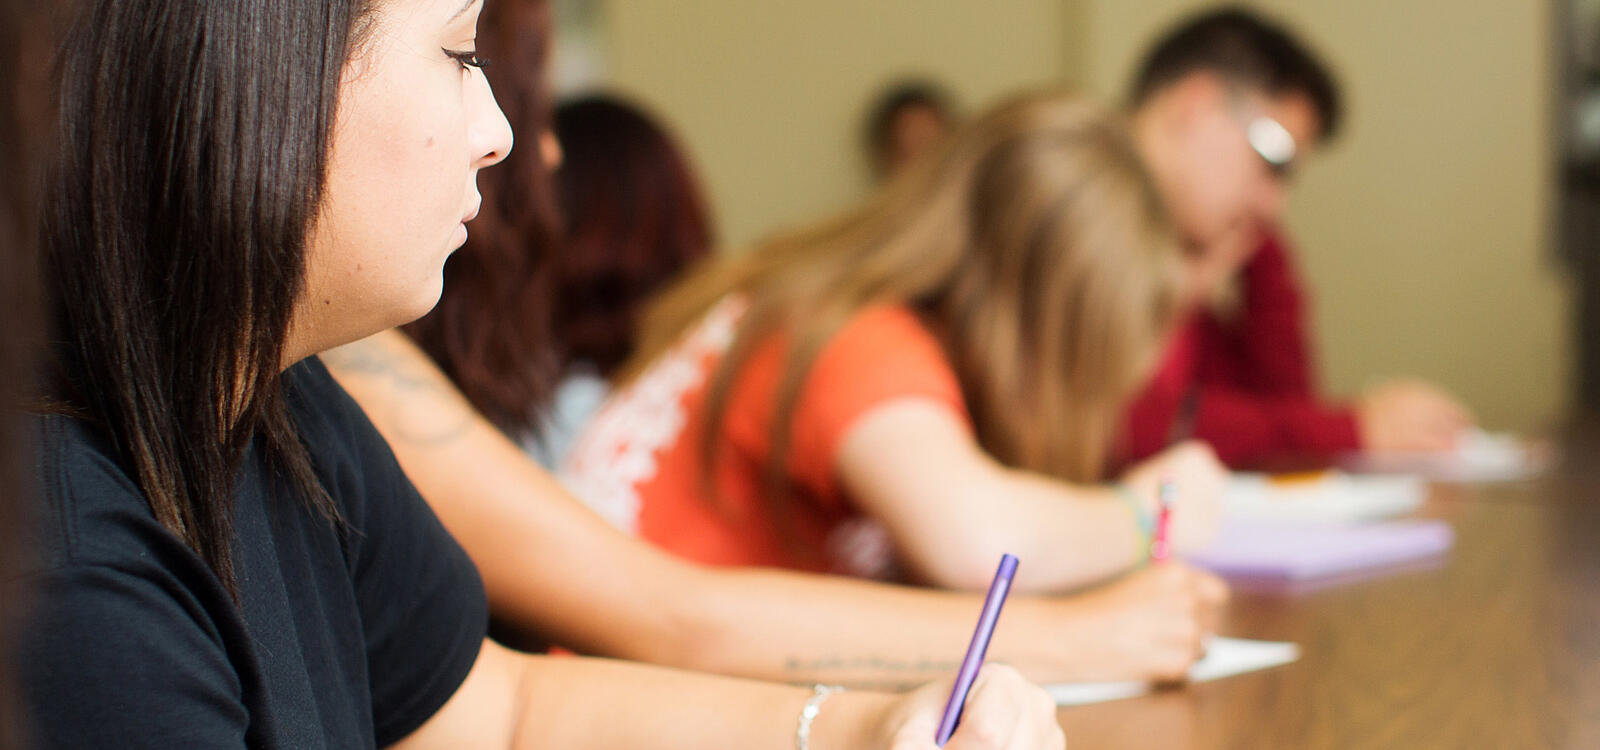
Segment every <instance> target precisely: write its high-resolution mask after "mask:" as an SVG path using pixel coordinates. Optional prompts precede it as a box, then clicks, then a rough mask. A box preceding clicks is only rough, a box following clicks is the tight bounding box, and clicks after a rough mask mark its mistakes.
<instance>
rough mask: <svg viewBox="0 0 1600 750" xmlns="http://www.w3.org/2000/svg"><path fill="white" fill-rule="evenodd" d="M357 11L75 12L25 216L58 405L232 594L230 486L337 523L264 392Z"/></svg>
mask: <svg viewBox="0 0 1600 750" xmlns="http://www.w3.org/2000/svg"><path fill="white" fill-rule="evenodd" d="M371 3H372V0H273V1H272V2H244V1H242V0H226V1H221V2H219V1H218V0H90V1H89V2H86V3H85V7H84V12H83V13H82V14H81V15H80V16H79V17H78V19H77V21H76V23H75V24H74V25H73V28H72V30H71V32H70V33H69V35H68V39H67V42H66V46H65V48H64V50H63V56H62V60H63V64H62V77H63V81H62V93H61V102H62V104H61V120H62V124H61V138H60V142H61V143H62V144H63V145H62V148H60V149H59V150H58V151H59V153H58V155H57V159H56V162H57V163H56V164H55V165H54V171H53V174H52V178H51V183H52V184H51V186H50V190H49V193H48V198H47V203H46V206H45V209H44V216H45V235H44V244H45V253H44V273H45V280H46V284H47V290H48V292H49V293H50V294H51V295H52V297H53V299H54V301H55V304H54V306H53V307H54V318H55V320H54V322H55V325H56V331H55V338H56V341H57V342H59V343H58V346H57V350H56V353H57V355H58V357H59V360H60V366H61V368H60V369H61V373H62V375H61V376H62V383H61V385H60V387H59V392H58V393H57V395H58V396H59V397H60V398H61V399H63V401H64V405H65V407H66V409H68V410H70V411H71V412H73V413H76V414H80V415H82V416H83V417H84V418H86V419H87V420H89V421H90V422H91V423H93V424H94V425H95V426H96V427H97V428H98V429H99V430H101V431H102V432H103V434H104V435H105V436H106V437H107V438H109V440H110V444H111V446H112V448H113V449H114V450H115V452H116V454H117V455H118V456H119V458H120V460H122V461H124V462H125V465H126V467H127V468H128V469H130V470H131V476H132V479H133V481H134V482H135V483H136V484H137V485H138V487H139V489H140V490H141V491H142V492H143V494H144V496H145V498H146V499H147V501H148V502H149V504H150V508H151V510H152V511H153V512H154V514H155V518H156V519H157V520H158V521H159V522H160V523H161V524H162V525H163V526H165V527H166V528H167V529H168V530H170V531H171V532H172V533H173V534H174V535H176V536H177V537H179V538H180V539H182V540H183V541H184V543H186V544H187V545H188V546H190V547H191V548H193V549H194V550H195V551H196V552H197V553H198V554H199V556H200V557H202V558H203V559H204V560H205V561H206V563H207V564H209V565H210V567H211V569H212V570H213V571H214V572H215V573H216V575H217V576H218V578H219V579H220V580H221V581H222V583H223V584H224V585H225V586H226V587H228V589H229V590H230V591H234V592H237V588H236V586H235V579H234V567H233V558H232V555H231V553H230V543H231V541H232V539H233V536H234V527H233V502H232V496H233V490H234V477H235V475H236V473H237V471H238V470H239V467H240V465H241V463H242V460H243V457H244V455H245V451H246V450H247V448H248V447H249V446H250V444H251V442H252V440H253V439H256V438H257V437H258V436H259V439H261V440H262V441H263V445H264V448H265V450H266V454H267V456H268V457H269V460H270V462H271V464H272V466H273V474H274V476H275V477H277V478H279V481H282V480H283V479H287V480H288V481H290V482H291V483H292V484H293V485H294V488H295V489H297V490H298V491H299V492H300V493H301V494H302V495H304V497H305V500H306V501H307V502H308V503H311V504H312V505H314V506H315V507H317V508H319V509H320V510H322V511H323V512H324V513H326V514H328V515H329V516H330V518H334V517H336V512H335V510H334V508H333V507H332V503H331V502H330V501H329V499H328V496H327V493H326V492H325V491H324V490H323V489H322V488H321V486H320V485H319V484H318V482H317V480H316V478H315V475H314V474H313V473H312V467H311V459H310V457H309V456H308V455H307V452H306V450H305V447H304V446H303V445H302V444H301V443H300V442H299V439H298V438H297V436H296V434H295V431H294V427H293V425H292V424H291V422H290V421H289V417H288V414H287V411H286V408H285V405H284V401H283V396H282V394H281V389H280V383H279V379H280V374H281V370H282V367H283V365H284V364H285V363H284V362H283V361H282V358H283V356H284V343H285V338H286V336H287V332H288V329H289V324H290V318H291V315H292V313H293V309H294V303H295V301H296V299H297V298H298V297H299V295H300V294H301V292H302V290H303V288H304V274H305V267H306V257H305V256H306V238H307V235H308V234H309V231H310V229H311V226H312V223H313V221H314V220H315V218H316V214H317V208H318V206H319V204H320V202H321V197H322V189H323V184H324V178H325V172H326V169H327V164H328V156H329V154H328V151H329V143H330V139H331V133H332V129H333V126H334V118H335V114H336V109H337V100H338V87H339V83H340V79H341V74H342V71H343V67H344V63H345V61H346V60H347V59H349V58H350V56H351V55H352V54H353V52H354V51H355V49H356V48H357V46H358V45H359V43H360V36H361V33H362V28H363V26H364V25H365V22H366V19H367V18H368V13H369V10H370V8H369V6H370V5H371Z"/></svg>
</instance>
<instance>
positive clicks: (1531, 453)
mask: <svg viewBox="0 0 1600 750" xmlns="http://www.w3.org/2000/svg"><path fill="white" fill-rule="evenodd" d="M1553 459H1554V451H1553V450H1552V449H1551V448H1550V446H1548V445H1544V444H1540V443H1538V442H1531V443H1530V442H1529V441H1526V440H1523V439H1522V438H1519V437H1517V436H1516V435H1511V434H1507V433H1488V432H1484V431H1483V430H1478V429H1473V430H1470V431H1468V432H1467V434H1465V435H1463V436H1462V438H1461V441H1460V443H1459V444H1458V445H1457V446H1456V449H1455V450H1454V451H1450V452H1448V453H1424V454H1395V455H1386V454H1381V453H1356V454H1352V455H1350V456H1347V457H1346V458H1345V459H1344V460H1343V461H1341V462H1340V464H1341V465H1342V466H1344V467H1345V468H1346V469H1349V470H1351V471H1359V472H1377V473H1399V474H1412V475H1416V476H1419V477H1422V478H1424V479H1428V480H1430V481H1434V482H1515V481H1520V480H1524V479H1532V478H1534V477H1537V476H1539V475H1540V474H1543V473H1544V472H1545V471H1546V470H1548V469H1549V468H1550V465H1551V464H1552V463H1553Z"/></svg>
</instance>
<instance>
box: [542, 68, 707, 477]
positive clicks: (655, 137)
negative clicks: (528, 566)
mask: <svg viewBox="0 0 1600 750" xmlns="http://www.w3.org/2000/svg"><path fill="white" fill-rule="evenodd" d="M555 135H556V140H557V142H558V143H559V144H560V147H561V156H562V158H561V163H560V167H559V168H558V169H557V170H556V174H555V178H556V187H557V190H558V197H559V207H560V210H561V213H562V219H563V224H564V228H563V231H562V240H561V243H562V246H561V252H559V253H555V254H554V257H553V258H552V259H551V262H552V263H553V264H554V265H555V268H556V279H557V280H556V283H555V288H554V289H553V290H552V291H553V293H554V296H555V314H554V318H553V320H552V332H553V333H554V338H553V339H552V342H551V343H552V345H553V346H554V348H555V352H556V355H557V357H558V358H559V364H558V368H559V374H560V382H559V384H558V385H557V387H556V391H555V394H554V396H553V400H552V401H551V403H550V405H549V406H548V407H547V408H546V409H545V410H543V412H542V414H541V418H540V419H539V420H538V421H537V424H536V430H535V431H534V433H533V434H532V435H530V436H529V439H525V440H524V444H525V445H526V446H527V447H528V449H529V450H530V451H531V452H532V453H533V454H534V455H535V456H536V457H537V458H538V459H539V461H540V463H542V464H544V465H545V466H546V467H555V466H559V465H560V462H561V460H562V459H563V458H564V457H565V456H566V452H567V449H568V448H569V446H570V444H571V441H572V438H573V437H574V436H575V435H576V434H577V433H578V431H580V430H582V428H583V426H584V425H585V424H587V423H588V421H589V418H590V417H591V416H593V414H594V411H595V410H596V409H598V408H599V407H600V404H601V403H603V402H604V401H605V397H606V395H607V394H608V393H609V392H610V379H611V376H612V375H613V374H615V372H616V370H617V368H618V367H619V366H621V365H622V363H623V362H624V361H626V360H627V359H628V357H630V356H632V354H633V349H634V341H635V328H636V326H637V325H638V317H639V310H640V308H641V307H642V305H643V304H644V301H645V300H646V299H647V298H648V297H649V296H650V295H652V294H655V293H656V292H657V291H660V289H661V288H662V287H663V286H664V285H666V284H667V282H669V281H672V280H674V279H675V278H676V277H677V275H678V273H680V272H681V271H682V270H683V269H684V268H686V267H688V266H689V265H690V264H692V263H694V262H696V261H698V260H700V259H701V258H704V257H705V256H706V255H707V254H709V253H710V252H711V249H712V245H713V244H714V239H713V237H712V226H711V218H710V216H709V214H708V209H707V206H706V201H705V197H704V194H703V191H702V190H701V188H700V184H699V180H698V179H697V178H696V176H695V173H694V169H693V166H692V165H691V164H690V163H689V159H688V156H687V155H686V154H685V153H684V152H683V150H682V149H681V148H680V147H679V146H678V144H677V142H676V140H675V139H674V138H673V137H672V136H671V134H670V133H668V132H667V130H666V128H665V127H663V126H662V125H660V124H659V123H657V122H656V121H655V120H654V119H653V118H652V116H651V115H650V114H649V113H647V112H646V111H645V110H644V109H642V108H641V107H639V106H637V105H635V104H633V103H632V102H629V101H627V100H625V99H622V98H620V97H616V96H609V95H600V94H596V95H590V96H586V97H583V98H580V99H577V100H573V101H569V102H566V103H564V104H562V105H561V106H559V107H557V108H556V112H555Z"/></svg>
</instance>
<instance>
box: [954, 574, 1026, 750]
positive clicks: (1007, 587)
mask: <svg viewBox="0 0 1600 750" xmlns="http://www.w3.org/2000/svg"><path fill="white" fill-rule="evenodd" d="M1016 574H1017V558H1016V557H1014V556H1012V555H1002V556H1001V557H1000V569H999V570H996V571H995V574H994V582H993V583H991V584H989V595H988V596H986V597H984V600H983V613H982V614H981V615H979V616H978V627H977V628H976V629H975V630H973V631H972V642H971V643H969V644H967V655H966V657H965V658H963V659H962V660H961V671H960V672H958V673H956V684H955V686H954V687H952V688H951V689H950V700H949V701H947V702H946V703H945V705H944V716H943V717H942V718H941V719H940V720H939V731H938V733H936V734H935V735H934V742H935V743H936V744H937V745H938V746H939V747H944V744H945V743H946V742H949V741H950V735H952V734H954V733H955V731H956V725H957V724H960V723H961V709H962V708H964V707H965V706H966V704H967V693H969V692H971V691H972V682H973V681H974V680H976V679H977V678H978V670H979V669H980V668H981V667H982V666H983V656H984V654H986V653H988V651H989V639H990V638H991V637H993V636H994V626H995V623H997V622H999V621H1000V608H1001V607H1003V606H1005V603H1006V594H1007V593H1010V591H1011V579H1012V578H1013V577H1014V576H1016Z"/></svg>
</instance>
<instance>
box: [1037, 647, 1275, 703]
mask: <svg viewBox="0 0 1600 750" xmlns="http://www.w3.org/2000/svg"><path fill="white" fill-rule="evenodd" d="M1298 658H1300V648H1299V647H1298V646H1295V645H1294V644H1293V643H1277V642H1273V641H1247V640H1244V639H1242V638H1213V639H1211V641H1210V643H1208V644H1207V645H1206V656H1205V658H1204V659H1201V660H1200V661H1197V662H1195V663H1194V666H1192V667H1190V668H1189V681H1190V682H1208V681H1211V680H1219V679H1222V678H1223V677H1232V676H1233V675H1236V674H1242V673H1245V672H1253V671H1255V670H1258V669H1266V668H1268V667H1276V666H1278V665H1280V664H1288V663H1289V662H1292V661H1294V660H1295V659H1298ZM1150 688H1151V686H1150V684H1149V683H1147V682H1063V683H1057V684H1055V685H1046V686H1045V690H1047V691H1049V693H1050V696H1051V697H1052V698H1055V699H1056V705H1058V706H1081V705H1084V704H1086V703H1102V702H1105V701H1114V700H1121V699H1123V698H1132V697H1135V696H1139V695H1144V694H1145V693H1148V692H1150Z"/></svg>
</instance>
